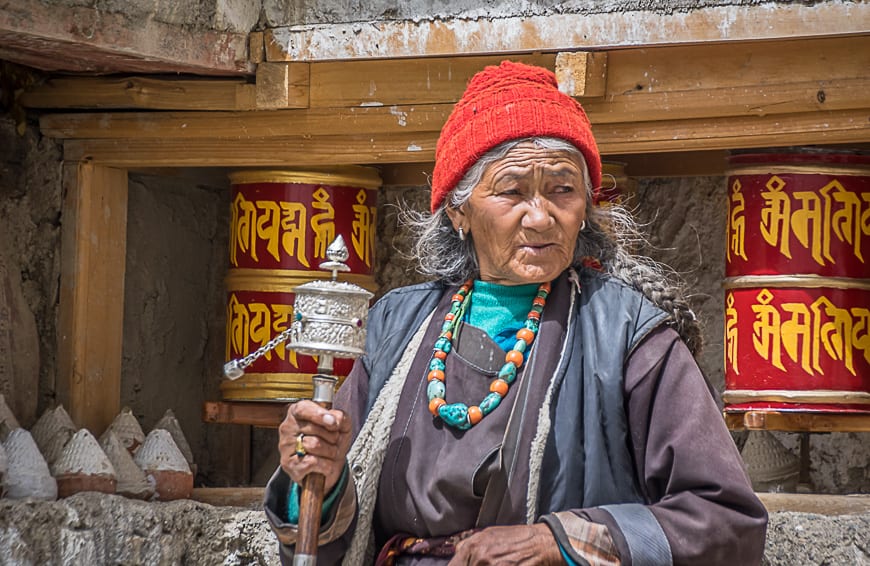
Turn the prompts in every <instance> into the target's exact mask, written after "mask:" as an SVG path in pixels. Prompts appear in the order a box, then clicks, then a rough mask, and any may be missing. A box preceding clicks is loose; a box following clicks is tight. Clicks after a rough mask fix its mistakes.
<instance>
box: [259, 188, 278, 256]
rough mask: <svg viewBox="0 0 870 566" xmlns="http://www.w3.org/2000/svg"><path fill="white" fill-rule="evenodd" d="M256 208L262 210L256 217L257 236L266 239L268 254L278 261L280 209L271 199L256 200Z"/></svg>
mask: <svg viewBox="0 0 870 566" xmlns="http://www.w3.org/2000/svg"><path fill="white" fill-rule="evenodd" d="M257 208H259V209H260V210H262V211H263V213H261V214H260V216H259V218H257V236H258V237H260V238H262V239H263V240H265V241H266V251H268V252H269V255H271V256H272V257H274V258H275V261H277V262H280V261H281V255H280V254H279V252H278V239H279V238H280V236H281V222H280V220H281V209H280V207H279V205H278V203H277V202H275V201H271V200H258V201H257Z"/></svg>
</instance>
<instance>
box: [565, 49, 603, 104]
mask: <svg viewBox="0 0 870 566" xmlns="http://www.w3.org/2000/svg"><path fill="white" fill-rule="evenodd" d="M555 72H556V81H558V83H559V90H560V91H562V92H564V93H565V94H567V95H568V96H576V97H578V98H583V97H587V98H590V97H593V96H604V94H605V86H606V84H607V53H606V52H600V53H594V52H591V51H578V52H566V53H559V54H557V55H556V69H555Z"/></svg>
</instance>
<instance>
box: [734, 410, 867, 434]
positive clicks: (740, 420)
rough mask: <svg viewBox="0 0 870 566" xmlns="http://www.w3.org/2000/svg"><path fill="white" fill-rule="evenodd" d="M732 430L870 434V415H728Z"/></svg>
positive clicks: (754, 413) (788, 413) (769, 413)
mask: <svg viewBox="0 0 870 566" xmlns="http://www.w3.org/2000/svg"><path fill="white" fill-rule="evenodd" d="M724 414H725V424H726V425H727V426H728V428H729V429H730V430H781V431H788V432H870V413H863V414H862V413H807V412H786V411H740V412H729V411H726V412H725V413H724Z"/></svg>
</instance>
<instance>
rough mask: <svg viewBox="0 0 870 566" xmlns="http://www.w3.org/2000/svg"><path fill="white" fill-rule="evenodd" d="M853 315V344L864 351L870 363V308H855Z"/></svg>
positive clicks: (866, 359) (865, 358)
mask: <svg viewBox="0 0 870 566" xmlns="http://www.w3.org/2000/svg"><path fill="white" fill-rule="evenodd" d="M852 317H853V318H854V323H853V324H852V346H854V348H855V349H856V350H858V352H863V354H864V360H865V361H866V362H867V363H868V364H870V309H862V308H853V309H852ZM862 332H863V334H862Z"/></svg>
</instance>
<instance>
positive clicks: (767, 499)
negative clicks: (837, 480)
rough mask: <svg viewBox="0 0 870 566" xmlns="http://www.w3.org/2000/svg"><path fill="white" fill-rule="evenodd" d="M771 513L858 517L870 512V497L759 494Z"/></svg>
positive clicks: (822, 494)
mask: <svg viewBox="0 0 870 566" xmlns="http://www.w3.org/2000/svg"><path fill="white" fill-rule="evenodd" d="M757 495H758V498H759V499H760V500H761V503H762V504H763V505H764V506H765V508H767V511H768V512H769V513H783V512H789V511H790V512H793V513H814V514H816V515H858V514H862V515H863V514H865V513H868V512H870V495H864V494H860V495H859V494H856V495H831V494H830V493H758V494H757Z"/></svg>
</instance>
